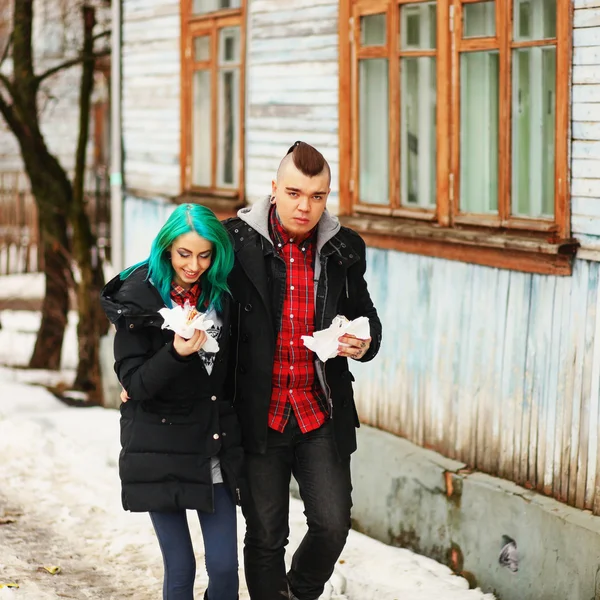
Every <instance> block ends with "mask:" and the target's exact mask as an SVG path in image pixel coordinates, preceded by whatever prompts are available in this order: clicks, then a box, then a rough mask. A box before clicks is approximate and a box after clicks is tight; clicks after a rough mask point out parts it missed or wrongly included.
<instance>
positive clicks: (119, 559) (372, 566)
mask: <svg viewBox="0 0 600 600" xmlns="http://www.w3.org/2000/svg"><path fill="white" fill-rule="evenodd" d="M5 312H7V311H4V312H3V313H2V315H0V316H1V317H2V321H3V329H2V330H0V335H2V336H4V335H5V334H7V333H8V334H10V335H11V336H12V337H10V340H11V344H15V345H14V348H19V349H20V352H21V356H27V352H31V349H32V347H33V340H32V338H31V335H32V329H31V328H32V326H33V323H34V321H33V320H32V319H33V318H32V316H31V315H30V314H21V313H19V311H14V312H13V313H11V315H10V317H11V318H10V319H5V314H4V313H5ZM7 323H10V328H8V329H7ZM72 327H73V323H71V328H72ZM5 340H6V338H2V337H0V348H2V355H1V356H0V361H4V360H5V358H6V356H9V357H10V356H11V355H14V354H15V352H14V351H11V352H10V354H9V353H7V352H6V350H7V349H6V348H5ZM74 342H75V340H74V337H73V336H70V337H67V341H66V342H65V346H66V352H67V355H68V354H69V352H73V347H74ZM24 362H26V360H25V361H24ZM11 364H15V363H14V362H11ZM72 377H73V373H72V371H63V372H61V373H54V374H49V373H47V372H44V371H27V370H23V369H11V368H6V367H0V457H2V460H1V461H0V482H1V484H0V585H1V584H3V583H4V584H6V583H11V582H14V583H18V584H19V586H20V587H19V589H10V588H0V600H6V599H9V600H23V599H27V600H58V599H59V598H71V599H75V600H127V599H131V600H150V599H152V598H160V596H161V585H162V583H161V582H162V559H161V555H160V551H159V548H158V543H157V542H156V538H155V536H154V532H153V529H152V526H151V523H150V520H149V518H148V516H147V515H146V514H136V513H128V512H125V511H123V509H122V507H121V503H120V486H119V480H118V472H117V459H118V453H119V438H118V435H119V433H118V432H119V425H118V420H119V413H118V412H117V411H115V410H105V409H101V408H69V407H67V406H66V405H64V404H63V403H62V402H60V401H58V400H57V399H56V398H55V397H54V396H53V395H52V394H50V393H49V392H48V391H47V390H46V389H45V388H44V387H42V386H41V385H39V384H52V385H54V384H56V382H57V381H59V380H61V379H62V380H63V381H65V382H67V383H69V382H70V381H71V380H72ZM359 451H360V449H359ZM193 516H194V515H193V514H192V513H189V521H190V526H191V529H192V538H193V540H194V543H195V550H196V554H197V559H198V573H197V577H196V584H197V585H196V590H197V596H196V597H197V598H200V597H201V596H202V591H203V590H204V588H205V585H206V575H205V572H204V569H203V547H202V537H201V534H200V527H199V524H198V522H197V519H194V518H193ZM243 527H244V523H243V518H242V516H241V513H240V514H239V522H238V539H239V541H240V564H242V561H241V543H242V539H243ZM290 528H291V539H290V545H289V546H288V559H289V556H290V555H291V553H292V551H293V549H294V548H295V547H296V546H297V545H298V544H299V542H300V540H301V538H302V536H303V535H304V531H305V524H304V515H303V513H302V503H301V502H299V501H297V500H292V502H291V517H290ZM52 566H58V567H60V568H61V571H60V573H58V574H55V575H51V574H50V573H49V572H48V571H46V570H45V569H44V567H52ZM240 582H241V591H240V599H241V600H248V593H247V591H246V588H245V584H244V575H243V569H240ZM325 598H326V599H327V600H399V599H400V598H401V599H402V600H492V599H493V596H492V595H484V594H483V593H481V591H479V590H469V589H468V584H467V582H466V581H465V580H464V579H462V578H460V577H456V576H455V575H453V574H452V572H451V571H450V569H448V568H447V567H445V566H443V565H440V564H438V563H436V562H435V561H433V560H431V559H428V558H425V557H422V556H419V555H416V554H414V553H412V552H410V551H408V550H404V549H399V548H393V547H390V546H386V545H384V544H381V543H380V542H377V541H375V540H372V539H370V538H368V537H366V536H364V535H361V534H359V533H357V532H351V533H350V536H349V539H348V543H347V545H346V548H345V550H344V552H343V554H342V556H341V558H340V561H339V564H338V565H337V567H336V572H335V573H334V576H333V577H332V582H331V584H328V587H327V589H326V591H325V594H324V595H323V599H325Z"/></svg>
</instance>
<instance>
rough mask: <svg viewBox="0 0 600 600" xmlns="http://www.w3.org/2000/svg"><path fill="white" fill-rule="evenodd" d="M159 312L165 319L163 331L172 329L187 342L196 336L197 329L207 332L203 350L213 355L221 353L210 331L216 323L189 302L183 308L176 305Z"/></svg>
mask: <svg viewBox="0 0 600 600" xmlns="http://www.w3.org/2000/svg"><path fill="white" fill-rule="evenodd" d="M158 312H159V313H160V316H161V317H162V318H163V319H164V323H163V324H162V328H163V329H171V330H172V331H174V332H175V333H176V334H177V335H180V336H181V337H182V338H184V339H186V340H189V339H190V338H191V337H192V336H193V335H194V331H196V329H200V331H206V342H204V345H203V346H202V348H201V349H202V350H204V352H210V353H211V354H214V353H215V352H218V351H219V342H217V340H216V339H215V338H214V337H212V336H211V334H210V333H209V331H208V330H209V329H210V328H211V327H212V326H213V325H214V324H215V323H214V321H212V320H211V319H207V318H206V315H205V314H204V313H201V312H198V310H196V307H194V306H191V305H190V303H189V302H187V301H186V302H185V304H184V305H183V307H182V306H179V304H176V305H175V306H173V308H161V309H160V310H159V311H158Z"/></svg>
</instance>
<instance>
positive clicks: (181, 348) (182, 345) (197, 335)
mask: <svg viewBox="0 0 600 600" xmlns="http://www.w3.org/2000/svg"><path fill="white" fill-rule="evenodd" d="M206 335H207V334H206V331H201V330H200V329H196V331H195V332H194V335H193V336H192V337H191V338H190V339H189V340H186V339H185V338H182V337H181V336H180V335H177V334H175V338H174V339H173V348H175V352H177V354H179V356H189V355H190V354H194V352H198V350H200V348H202V346H204V342H206Z"/></svg>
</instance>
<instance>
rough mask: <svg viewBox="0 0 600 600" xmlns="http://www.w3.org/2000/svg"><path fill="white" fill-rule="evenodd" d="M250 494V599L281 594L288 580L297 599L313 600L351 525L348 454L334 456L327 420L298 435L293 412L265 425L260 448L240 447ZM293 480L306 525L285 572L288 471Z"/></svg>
mask: <svg viewBox="0 0 600 600" xmlns="http://www.w3.org/2000/svg"><path fill="white" fill-rule="evenodd" d="M246 469H247V482H248V487H249V490H248V492H249V493H248V494H247V495H246V496H247V497H246V499H245V501H243V503H242V509H243V511H244V516H245V517H246V538H245V546H244V563H245V569H246V581H247V583H248V590H249V592H250V598H252V600H282V598H284V597H287V586H288V583H289V586H290V588H291V591H292V592H293V594H294V595H295V596H296V597H297V598H298V599H299V600H316V599H317V598H318V597H319V596H320V595H321V593H322V592H323V588H324V586H325V583H326V582H327V580H328V579H329V577H331V574H332V573H333V568H334V566H335V563H336V561H337V559H338V558H339V555H340V554H341V552H342V549H343V547H344V544H345V543H346V538H347V536H348V531H349V529H350V509H351V507H352V499H351V492H352V484H351V479H350V458H346V459H344V460H340V458H339V457H338V454H337V451H336V448H335V442H334V439H333V430H332V425H331V423H330V422H327V423H325V425H323V426H322V427H321V428H319V429H317V430H315V431H311V432H309V433H306V434H303V433H302V432H301V430H300V428H299V427H298V423H297V421H296V419H295V418H294V417H292V418H291V419H290V421H289V423H288V424H287V426H286V428H285V431H284V432H283V433H279V432H277V431H274V430H271V429H270V430H269V438H268V448H267V452H266V454H246ZM292 473H293V474H294V477H295V478H296V480H297V481H298V485H299V488H300V495H301V496H302V500H303V501H304V514H305V515H306V521H307V524H308V532H307V533H306V535H305V536H304V539H303V540H302V543H301V544H300V546H299V547H298V550H296V553H295V554H294V556H293V558H292V567H291V569H290V571H289V573H288V574H287V577H286V573H285V562H284V555H285V546H286V545H287V543H288V537H289V486H290V477H291V475H292Z"/></svg>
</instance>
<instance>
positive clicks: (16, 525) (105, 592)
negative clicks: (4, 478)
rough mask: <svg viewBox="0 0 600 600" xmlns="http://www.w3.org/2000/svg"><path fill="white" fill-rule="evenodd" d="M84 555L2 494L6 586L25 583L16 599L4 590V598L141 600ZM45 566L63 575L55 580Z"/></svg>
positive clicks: (1, 576)
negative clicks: (57, 567)
mask: <svg viewBox="0 0 600 600" xmlns="http://www.w3.org/2000/svg"><path fill="white" fill-rule="evenodd" d="M84 551H85V548H78V547H74V546H73V545H72V541H69V540H65V539H64V538H62V537H61V536H60V535H58V534H57V533H56V532H55V531H53V530H52V529H51V528H49V527H46V526H45V524H44V523H43V522H42V521H41V520H40V519H39V518H36V516H35V515H32V514H28V513H25V512H24V511H23V510H22V508H21V507H18V506H15V505H13V504H11V503H10V502H8V500H7V499H6V498H5V497H4V496H2V495H0V556H1V557H2V558H1V559H0V560H1V561H2V562H1V563H0V584H2V583H4V584H5V583H17V584H19V589H18V590H15V589H11V590H10V594H8V593H7V590H6V588H4V589H0V593H1V594H2V595H1V596H0V598H4V597H5V596H6V597H7V598H15V599H17V598H18V599H22V598H31V599H32V600H33V599H35V600H44V599H45V598H56V597H58V598H68V599H72V600H90V599H103V600H113V599H114V600H117V599H121V598H123V599H125V598H130V599H134V598H136V592H135V590H134V589H126V588H124V587H123V585H122V584H121V585H120V586H119V587H116V586H115V584H114V581H113V579H112V577H111V574H110V572H107V571H106V570H105V569H103V568H99V567H98V566H97V565H94V564H92V563H90V562H89V561H88V560H87V559H86V557H85V554H84ZM44 566H60V572H59V573H57V574H56V575H51V574H50V573H49V572H48V571H46V570H45V569H44V568H43V567H44ZM138 598H140V600H141V598H142V597H140V596H138Z"/></svg>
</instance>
